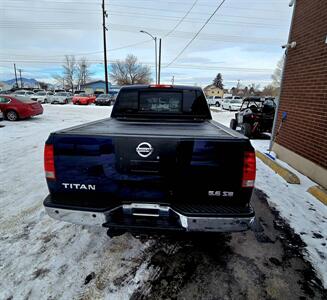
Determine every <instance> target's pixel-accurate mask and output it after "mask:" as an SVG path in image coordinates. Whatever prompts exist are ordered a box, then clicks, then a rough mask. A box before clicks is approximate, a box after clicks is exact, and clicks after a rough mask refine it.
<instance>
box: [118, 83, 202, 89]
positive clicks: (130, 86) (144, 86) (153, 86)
mask: <svg viewBox="0 0 327 300" xmlns="http://www.w3.org/2000/svg"><path fill="white" fill-rule="evenodd" d="M147 88H149V89H151V88H163V89H166V88H172V89H178V90H202V89H201V87H199V86H191V85H171V84H133V85H124V86H122V87H121V89H147Z"/></svg>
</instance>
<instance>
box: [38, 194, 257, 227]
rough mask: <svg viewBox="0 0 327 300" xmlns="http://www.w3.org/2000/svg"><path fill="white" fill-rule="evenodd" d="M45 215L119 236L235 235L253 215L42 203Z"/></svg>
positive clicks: (153, 206)
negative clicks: (165, 234)
mask: <svg viewBox="0 0 327 300" xmlns="http://www.w3.org/2000/svg"><path fill="white" fill-rule="evenodd" d="M44 206H45V209H46V212H47V214H48V215H49V216H50V217H52V218H54V219H57V220H61V221H65V222H70V223H74V224H80V225H97V226H104V227H107V228H108V229H109V230H112V231H121V232H135V233H145V232H149V231H150V232H162V233H164V232H171V231H179V232H236V231H244V230H248V229H251V227H252V225H253V224H254V222H255V215H254V211H253V210H252V208H251V207H249V209H248V211H247V213H242V214H241V215H240V214H234V215H231V214H228V215H225V216H224V215H223V214H219V215H216V216H214V215H210V216H203V215H196V214H195V213H193V214H192V215H185V214H183V213H181V212H180V211H178V210H176V209H175V208H173V207H170V206H167V205H160V204H149V203H147V204H146V203H143V204H141V203H131V204H123V205H120V206H117V207H114V208H110V209H107V210H99V209H93V210H92V209H91V208H90V209H84V208H83V209H81V208H78V209H75V208H73V207H72V208H67V207H62V206H61V205H56V204H54V203H51V197H50V196H48V197H47V198H46V199H45V201H44Z"/></svg>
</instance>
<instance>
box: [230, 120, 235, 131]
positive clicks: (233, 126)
mask: <svg viewBox="0 0 327 300" xmlns="http://www.w3.org/2000/svg"><path fill="white" fill-rule="evenodd" d="M236 127H237V121H236V120H235V119H231V120H230V123H229V128H231V129H233V130H236Z"/></svg>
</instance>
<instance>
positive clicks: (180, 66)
mask: <svg viewBox="0 0 327 300" xmlns="http://www.w3.org/2000/svg"><path fill="white" fill-rule="evenodd" d="M15 61H16V62H18V63H32V64H60V63H62V61H59V60H48V61H45V60H37V59H33V60H32V59H29V60H26V59H25V60H23V59H20V60H15ZM116 61H117V60H109V63H115V62H116ZM11 62H12V61H11V60H9V59H0V63H11ZM88 62H89V63H93V64H100V63H103V60H101V59H98V60H88ZM140 63H141V64H144V65H148V66H152V67H154V63H152V62H151V63H150V62H140ZM170 68H172V69H196V70H217V69H218V68H219V69H221V70H226V71H235V72H240V71H243V72H250V73H267V72H272V71H273V69H263V68H245V67H228V66H222V65H216V66H213V65H210V66H206V65H196V64H175V65H174V66H172V67H170Z"/></svg>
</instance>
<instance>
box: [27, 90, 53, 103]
mask: <svg viewBox="0 0 327 300" xmlns="http://www.w3.org/2000/svg"><path fill="white" fill-rule="evenodd" d="M52 95H53V92H46V91H39V92H37V93H35V94H34V95H32V96H31V100H34V101H37V102H40V103H48V100H49V97H50V96H52Z"/></svg>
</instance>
